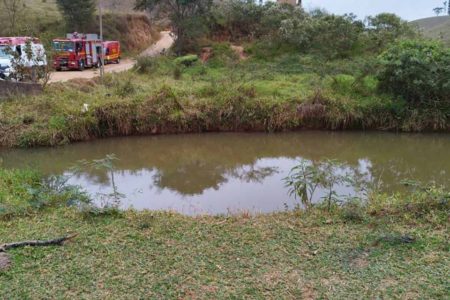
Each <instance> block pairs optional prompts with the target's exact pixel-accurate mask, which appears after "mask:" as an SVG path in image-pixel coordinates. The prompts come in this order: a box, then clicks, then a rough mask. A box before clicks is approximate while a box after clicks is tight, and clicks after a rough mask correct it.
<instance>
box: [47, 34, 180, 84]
mask: <svg viewBox="0 0 450 300" xmlns="http://www.w3.org/2000/svg"><path fill="white" fill-rule="evenodd" d="M173 42H174V40H173V37H172V36H171V35H170V32H168V31H163V32H161V39H159V40H158V41H157V42H156V44H154V45H152V46H151V47H150V48H148V49H147V50H145V51H144V52H142V54H141V56H158V55H159V54H160V53H161V51H163V50H164V49H169V48H170V47H171V46H172V44H173ZM135 63H136V61H135V60H133V59H123V60H122V61H121V62H120V64H111V65H106V66H105V72H106V73H118V72H124V71H127V70H129V69H131V68H133V66H134V64H135ZM98 76H100V70H99V69H88V70H84V71H83V72H80V71H62V72H54V73H52V75H51V77H50V83H54V82H65V81H69V80H72V79H77V78H83V79H90V78H95V77H98Z"/></svg>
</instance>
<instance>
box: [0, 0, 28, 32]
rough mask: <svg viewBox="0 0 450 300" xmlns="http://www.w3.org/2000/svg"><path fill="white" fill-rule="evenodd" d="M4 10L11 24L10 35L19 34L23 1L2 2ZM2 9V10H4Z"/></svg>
mask: <svg viewBox="0 0 450 300" xmlns="http://www.w3.org/2000/svg"><path fill="white" fill-rule="evenodd" d="M2 4H3V9H4V12H5V13H6V16H7V18H8V23H9V27H10V29H9V33H10V34H11V35H15V34H16V33H17V20H18V19H19V16H20V14H21V12H22V11H23V7H24V3H23V0H2ZM3 9H2V10H3Z"/></svg>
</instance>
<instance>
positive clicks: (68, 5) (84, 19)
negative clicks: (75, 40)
mask: <svg viewBox="0 0 450 300" xmlns="http://www.w3.org/2000/svg"><path fill="white" fill-rule="evenodd" d="M56 3H57V4H58V8H59V10H60V11H61V13H62V15H63V19H64V20H65V21H66V25H67V30H68V31H81V32H82V31H84V30H86V29H87V28H89V27H90V25H91V24H92V22H93V20H94V12H95V2H94V0H56Z"/></svg>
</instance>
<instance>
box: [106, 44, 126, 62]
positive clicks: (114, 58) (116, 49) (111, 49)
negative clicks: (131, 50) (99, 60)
mask: <svg viewBox="0 0 450 300" xmlns="http://www.w3.org/2000/svg"><path fill="white" fill-rule="evenodd" d="M103 49H104V51H105V52H104V55H105V65H106V64H110V63H116V64H118V63H120V57H121V55H122V53H121V52H120V42H118V41H105V42H103Z"/></svg>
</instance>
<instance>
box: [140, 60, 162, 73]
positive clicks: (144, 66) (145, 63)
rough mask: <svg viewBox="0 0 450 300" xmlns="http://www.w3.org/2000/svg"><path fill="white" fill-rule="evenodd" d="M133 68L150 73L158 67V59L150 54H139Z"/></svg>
mask: <svg viewBox="0 0 450 300" xmlns="http://www.w3.org/2000/svg"><path fill="white" fill-rule="evenodd" d="M135 68H136V70H137V71H138V72H139V73H141V74H151V73H153V72H155V71H156V70H157V69H158V60H157V59H156V58H154V57H150V56H140V57H138V59H137V61H136V66H135Z"/></svg>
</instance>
